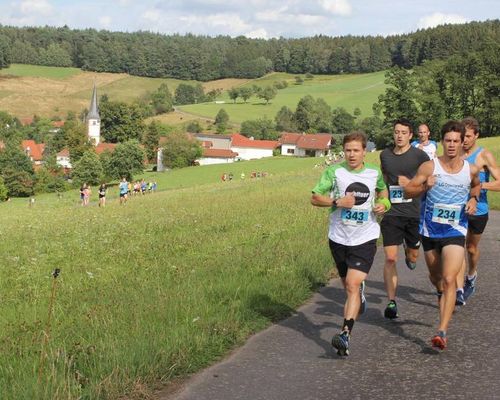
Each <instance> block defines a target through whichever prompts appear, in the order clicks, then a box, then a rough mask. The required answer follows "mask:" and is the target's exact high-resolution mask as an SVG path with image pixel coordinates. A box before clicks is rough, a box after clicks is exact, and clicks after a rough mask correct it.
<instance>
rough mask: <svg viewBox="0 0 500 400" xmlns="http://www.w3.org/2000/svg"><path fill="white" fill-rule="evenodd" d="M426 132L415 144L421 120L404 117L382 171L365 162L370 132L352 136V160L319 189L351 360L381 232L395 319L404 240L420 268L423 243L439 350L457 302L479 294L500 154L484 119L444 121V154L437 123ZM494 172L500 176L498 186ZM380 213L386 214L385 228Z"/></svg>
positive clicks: (340, 343)
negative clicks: (484, 131) (482, 141)
mask: <svg viewBox="0 0 500 400" xmlns="http://www.w3.org/2000/svg"><path fill="white" fill-rule="evenodd" d="M418 135H419V140H418V141H414V142H412V141H411V139H412V137H413V128H412V124H411V122H410V121H408V120H407V119H399V120H397V121H395V122H394V124H393V137H394V146H393V147H392V148H390V149H389V148H388V149H385V150H384V151H382V152H381V154H380V164H381V166H380V168H379V167H378V166H376V165H374V164H370V163H366V162H365V161H364V157H365V155H366V143H367V138H366V136H365V135H364V134H363V133H361V132H353V133H350V134H348V135H346V136H345V137H344V139H343V150H344V154H345V160H344V161H342V162H340V163H337V164H335V165H332V166H330V167H328V168H327V169H326V170H325V171H324V172H323V174H322V175H321V178H320V180H319V182H318V183H317V184H316V186H315V187H314V189H313V191H312V198H311V203H312V204H313V205H314V206H318V207H330V208H331V213H330V218H329V232H328V239H329V246H330V250H331V253H332V256H333V259H334V261H335V264H336V267H337V269H338V274H339V276H340V278H341V281H342V284H343V286H344V288H345V291H346V297H347V298H346V302H345V305H344V321H343V324H342V328H341V331H340V332H339V333H338V334H336V335H334V336H333V338H332V346H333V347H334V348H335V350H336V351H337V354H339V355H341V356H346V355H348V354H349V340H350V337H351V332H352V330H353V326H354V322H355V320H356V319H357V317H358V316H359V314H362V313H363V312H364V311H365V309H366V298H365V293H364V292H365V279H366V277H367V275H368V273H369V271H370V269H371V267H372V264H373V260H374V257H375V254H376V251H377V239H378V238H379V236H380V233H382V236H383V246H384V254H385V263H384V274H383V275H384V283H385V289H386V292H387V298H388V299H387V300H388V303H387V307H386V308H385V310H384V317H385V318H388V319H395V318H398V317H399V310H398V305H397V298H396V292H397V286H398V274H397V268H396V264H397V261H398V249H399V246H401V245H403V246H404V257H405V264H406V266H407V267H408V268H409V269H411V270H414V269H415V267H416V261H417V257H418V254H419V248H420V246H421V245H422V247H423V249H424V257H425V262H426V264H427V267H428V270H429V277H430V281H431V283H432V284H433V285H434V286H435V288H436V296H437V301H438V303H439V325H438V327H437V332H436V333H435V335H434V336H432V338H431V344H432V346H433V347H435V348H438V349H441V350H443V349H445V348H446V346H447V342H448V338H447V334H446V333H447V330H448V325H449V323H450V320H451V317H452V314H453V311H454V308H455V306H456V305H465V303H466V301H467V300H468V299H469V298H470V296H471V295H472V294H473V293H474V291H475V288H476V280H477V264H478V260H479V250H478V244H479V240H480V238H481V234H482V233H483V231H484V229H485V227H486V223H487V221H488V201H487V196H486V193H487V190H495V191H499V190H500V169H499V168H498V166H497V163H496V160H495V158H494V156H493V155H492V153H491V152H489V151H488V150H486V149H484V148H482V147H480V146H479V145H478V144H477V142H476V141H477V139H478V137H479V126H478V123H477V121H476V120H475V119H474V118H465V119H464V120H463V121H448V122H447V123H446V124H444V125H443V127H442V129H441V137H440V139H441V144H442V147H443V155H442V156H439V157H436V150H437V144H436V143H435V142H433V141H431V140H430V139H429V137H430V131H429V127H428V125H426V124H422V125H420V126H419V128H418ZM490 176H492V177H493V178H494V179H495V181H492V182H490V181H489V178H490ZM377 216H383V218H382V220H381V222H380V224H379V223H378V222H377ZM466 253H467V256H466ZM466 259H468V270H467V273H466Z"/></svg>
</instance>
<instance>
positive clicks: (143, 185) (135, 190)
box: [118, 177, 158, 204]
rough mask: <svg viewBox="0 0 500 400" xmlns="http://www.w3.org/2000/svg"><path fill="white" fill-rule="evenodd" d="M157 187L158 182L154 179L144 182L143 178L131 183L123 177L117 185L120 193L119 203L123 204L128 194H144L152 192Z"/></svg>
mask: <svg viewBox="0 0 500 400" xmlns="http://www.w3.org/2000/svg"><path fill="white" fill-rule="evenodd" d="M157 189H158V184H157V183H156V181H153V182H146V181H145V180H144V179H142V180H141V181H136V182H135V183H131V182H129V181H127V178H125V177H123V178H122V180H121V181H120V184H119V185H118V191H119V194H120V204H125V203H126V202H127V200H128V198H129V196H137V195H139V194H142V195H145V194H147V193H153V192H155V191H156V190H157Z"/></svg>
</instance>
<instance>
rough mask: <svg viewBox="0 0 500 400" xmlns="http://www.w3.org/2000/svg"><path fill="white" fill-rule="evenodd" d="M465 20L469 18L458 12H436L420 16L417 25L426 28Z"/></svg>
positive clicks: (460, 22) (459, 22) (461, 22)
mask: <svg viewBox="0 0 500 400" xmlns="http://www.w3.org/2000/svg"><path fill="white" fill-rule="evenodd" d="M465 22H467V18H465V17H462V16H461V15H458V14H442V13H434V14H432V15H428V16H426V17H422V18H420V20H419V21H418V24H417V26H418V28H420V29H426V28H433V27H435V26H438V25H443V24H463V23H465Z"/></svg>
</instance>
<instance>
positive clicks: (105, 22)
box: [99, 15, 111, 28]
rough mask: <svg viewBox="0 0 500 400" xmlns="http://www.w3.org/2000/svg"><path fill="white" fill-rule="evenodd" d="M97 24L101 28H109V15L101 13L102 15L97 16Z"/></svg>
mask: <svg viewBox="0 0 500 400" xmlns="http://www.w3.org/2000/svg"><path fill="white" fill-rule="evenodd" d="M99 24H100V25H101V26H102V27H103V28H109V27H110V26H111V17H108V16H106V15H103V16H102V17H99Z"/></svg>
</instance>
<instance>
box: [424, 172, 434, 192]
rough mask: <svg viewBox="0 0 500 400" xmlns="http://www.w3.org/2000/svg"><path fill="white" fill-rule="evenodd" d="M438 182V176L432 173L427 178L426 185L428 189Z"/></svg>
mask: <svg viewBox="0 0 500 400" xmlns="http://www.w3.org/2000/svg"><path fill="white" fill-rule="evenodd" d="M435 184H436V177H435V176H434V175H431V176H429V177H428V178H427V181H425V186H426V188H427V189H426V190H429V189H430V188H431V187H433V186H434V185H435Z"/></svg>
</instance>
